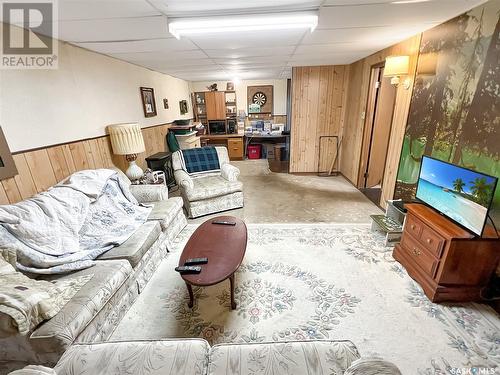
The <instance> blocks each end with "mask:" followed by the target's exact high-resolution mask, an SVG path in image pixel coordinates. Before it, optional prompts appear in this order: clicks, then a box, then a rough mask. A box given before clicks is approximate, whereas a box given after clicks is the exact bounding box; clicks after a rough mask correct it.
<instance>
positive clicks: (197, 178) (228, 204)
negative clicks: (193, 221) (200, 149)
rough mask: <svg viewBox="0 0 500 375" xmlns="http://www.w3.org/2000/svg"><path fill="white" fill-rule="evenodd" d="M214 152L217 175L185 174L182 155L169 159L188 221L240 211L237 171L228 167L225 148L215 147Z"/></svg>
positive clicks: (238, 173)
mask: <svg viewBox="0 0 500 375" xmlns="http://www.w3.org/2000/svg"><path fill="white" fill-rule="evenodd" d="M215 150H216V151H217V157H218V161H219V166H220V171H216V172H215V171H206V172H201V173H196V175H193V174H189V173H188V172H187V170H186V168H185V166H184V164H183V162H182V161H183V157H182V151H176V152H174V154H173V155H172V166H173V169H174V176H175V180H176V182H177V185H179V187H180V192H181V196H182V198H183V200H184V207H185V209H186V211H187V214H188V217H189V218H196V217H199V216H204V215H208V214H212V213H215V212H221V211H226V210H231V209H234V208H240V207H243V184H242V183H241V181H238V176H239V175H240V171H239V169H238V168H236V167H235V166H233V165H231V164H229V156H228V153H227V148H226V147H215Z"/></svg>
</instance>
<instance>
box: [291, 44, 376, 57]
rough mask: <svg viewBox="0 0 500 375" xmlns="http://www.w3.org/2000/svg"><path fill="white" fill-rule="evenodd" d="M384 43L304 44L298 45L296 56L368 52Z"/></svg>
mask: <svg viewBox="0 0 500 375" xmlns="http://www.w3.org/2000/svg"><path fill="white" fill-rule="evenodd" d="M381 46H383V44H378V45H377V44H376V45H372V44H370V43H332V44H304V45H300V46H299V47H297V50H296V51H295V54H294V55H293V56H294V57H295V56H297V55H304V57H307V56H309V57H314V56H317V55H322V54H328V53H342V52H345V53H349V52H366V51H372V50H373V51H375V52H376V51H378V50H380V49H381Z"/></svg>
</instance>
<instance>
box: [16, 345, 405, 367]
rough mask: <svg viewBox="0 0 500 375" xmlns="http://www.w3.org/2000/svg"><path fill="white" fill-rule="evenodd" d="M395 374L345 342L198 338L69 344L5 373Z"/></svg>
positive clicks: (386, 364)
mask: <svg viewBox="0 0 500 375" xmlns="http://www.w3.org/2000/svg"><path fill="white" fill-rule="evenodd" d="M56 374H57V375H84V374H85V375H86V374H92V375H121V374H134V375H178V374H184V375H229V374H231V375H264V374H273V375H281V374H282V375H303V374H311V375H312V374H314V375H332V374H335V375H342V374H344V375H400V374H401V373H400V371H399V370H398V369H397V367H396V366H395V365H393V364H392V363H390V362H386V361H384V360H381V359H375V358H373V359H370V358H360V355H359V353H358V350H357V349H356V346H355V345H354V344H353V343H352V342H350V341H295V342H279V343H278V342H277V343H256V344H219V345H215V346H214V347H212V348H210V346H209V345H208V343H207V342H206V341H204V340H200V339H183V340H158V341H128V342H108V343H101V344H77V345H73V346H72V347H71V348H70V349H69V350H68V351H67V352H66V353H65V354H64V355H63V356H62V358H61V359H60V360H59V362H58V363H57V365H56V366H55V367H54V368H53V369H50V368H40V367H36V366H34V367H33V366H30V367H29V368H26V369H23V370H18V371H15V372H13V373H11V375H56Z"/></svg>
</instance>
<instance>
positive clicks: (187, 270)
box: [175, 266, 201, 275]
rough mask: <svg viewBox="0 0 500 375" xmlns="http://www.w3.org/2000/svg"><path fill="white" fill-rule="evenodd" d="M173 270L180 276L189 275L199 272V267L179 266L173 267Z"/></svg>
mask: <svg viewBox="0 0 500 375" xmlns="http://www.w3.org/2000/svg"><path fill="white" fill-rule="evenodd" d="M175 270H176V271H177V272H179V273H180V274H181V275H189V274H195V273H200V272H201V267H200V266H179V267H175Z"/></svg>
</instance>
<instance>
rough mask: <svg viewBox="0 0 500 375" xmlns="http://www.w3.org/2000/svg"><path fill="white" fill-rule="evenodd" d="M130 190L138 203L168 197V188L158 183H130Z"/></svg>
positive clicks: (161, 199) (156, 200) (162, 199)
mask: <svg viewBox="0 0 500 375" xmlns="http://www.w3.org/2000/svg"><path fill="white" fill-rule="evenodd" d="M130 192H131V193H132V195H133V196H134V197H135V199H137V201H138V202H139V203H151V202H158V201H164V200H167V199H168V188H167V187H166V186H165V185H164V184H158V185H130Z"/></svg>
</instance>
